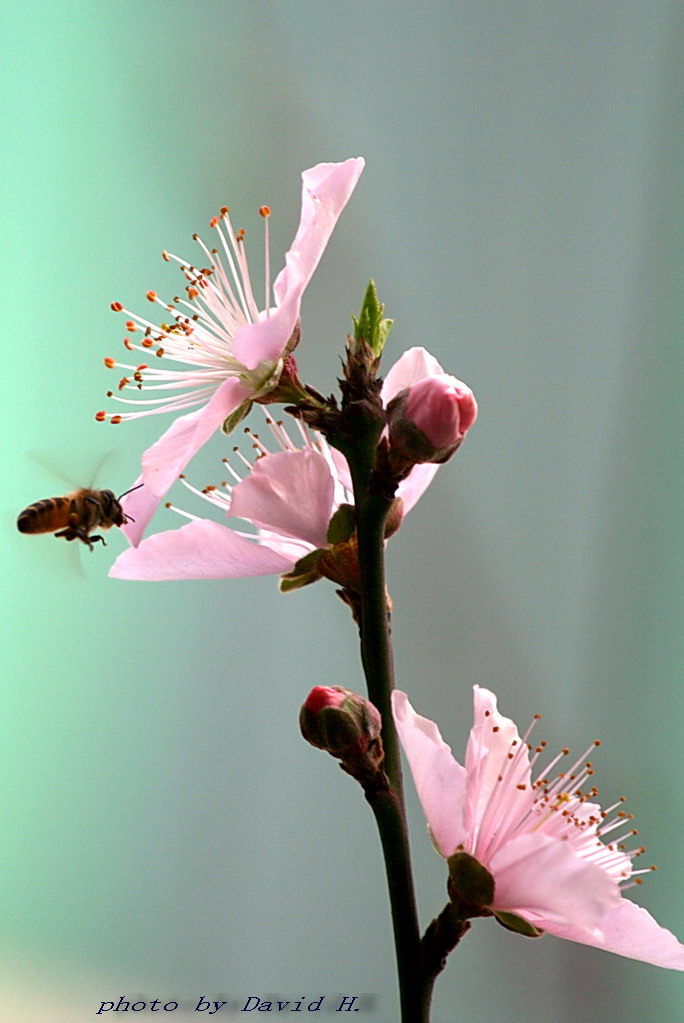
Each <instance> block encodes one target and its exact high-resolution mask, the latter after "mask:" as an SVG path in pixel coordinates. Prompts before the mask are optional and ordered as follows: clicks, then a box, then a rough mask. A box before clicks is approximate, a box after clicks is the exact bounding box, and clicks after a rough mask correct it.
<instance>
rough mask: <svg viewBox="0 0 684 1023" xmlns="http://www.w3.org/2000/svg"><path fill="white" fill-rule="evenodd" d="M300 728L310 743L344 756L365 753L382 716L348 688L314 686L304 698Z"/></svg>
mask: <svg viewBox="0 0 684 1023" xmlns="http://www.w3.org/2000/svg"><path fill="white" fill-rule="evenodd" d="M299 727H300V728H301V731H302V735H303V736H304V738H305V739H306V741H307V742H310V743H311V745H312V746H316V747H317V748H318V749H324V750H327V751H328V753H331V754H332V755H333V756H334V757H339V758H340V759H344V758H345V757H346V755H347V754H350V753H360V754H363V753H366V752H367V751H368V749H369V748H370V747H371V745H372V744H373V743H375V742H377V740H378V738H379V736H380V730H381V728H382V719H381V717H380V713H379V711H378V710H377V709H376V708H375V707H374V706H373V704H372V703H371V702H370V701H369V700H366V699H364V697H363V696H359V694H358V693H354V692H352V691H351V689H344V688H343V687H342V686H316V687H315V688H314V689H312V690H311V692H310V693H309V695H308V696H307V698H306V700H305V701H304V704H303V706H302V709H301V712H300V714H299Z"/></svg>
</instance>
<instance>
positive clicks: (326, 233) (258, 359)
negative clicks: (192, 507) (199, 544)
mask: <svg viewBox="0 0 684 1023" xmlns="http://www.w3.org/2000/svg"><path fill="white" fill-rule="evenodd" d="M363 167H364V161H363V159H361V158H358V159H351V160H347V161H345V162H344V163H321V164H318V165H317V166H315V167H311V168H310V169H309V170H306V171H304V173H303V174H302V210H301V219H300V222H299V228H298V230H297V233H296V235H295V238H294V241H293V243H292V246H291V248H290V250H289V251H288V253H287V254H286V256H285V266H284V268H283V269H282V270H281V271H280V274H279V275H278V277H277V278H276V280H275V283H274V286H273V293H274V296H275V305H274V306H272V305H271V300H270V293H269V292H270V288H269V280H268V274H269V260H268V252H267V254H266V260H265V263H266V285H265V297H264V305H263V308H262V309H260V307H259V304H258V302H257V300H256V299H255V297H254V291H253V288H252V283H251V280H250V275H249V268H248V264H247V258H246V255H245V249H244V242H243V234H244V232H241V231H238V232H237V233H236V232H235V231H234V230H233V227H232V225H231V223H230V220H229V215H228V208H227V207H224V208H223V209H222V211H221V215H220V216H219V217H215V218H214V219H213V220H212V222H211V224H212V227H215V228H216V230H217V233H218V248H217V249H214V250H210V249H209V248H208V247H207V246H205V245H204V244H203V243H202V242H201V241H200V240H199V239H198V238H197V237H196V240H197V241H198V243H199V245H200V246H201V249H202V256H201V258H202V260H203V261H204V260H205V259H206V261H207V262H206V265H205V266H204V267H203V268H202V269H197V268H196V267H194V266H192V265H190V264H187V263H186V262H185V261H183V260H181V259H179V258H178V257H176V256H173V255H171V254H169V253H164V258H165V259H167V260H174V261H176V262H178V263H179V264H180V266H181V269H182V271H183V273H184V276H185V278H186V281H187V284H186V289H185V290H186V293H187V297H186V298H183V299H180V298H178V299H175V300H174V302H173V303H166V302H163V301H162V300H161V299H160V298H159V297H158V296H157V294H156V293H155V292H152V291H151V292H148V296H147V297H148V299H149V300H150V301H151V302H153V303H154V304H158V305H160V306H161V307H162V309H163V312H164V316H165V317H166V318H167V319H170V320H171V326H168V325H166V324H165V325H163V326H161V327H159V326H156V325H155V324H153V323H152V322H150V321H149V320H147V319H146V318H145V317H142V316H138V315H136V314H134V313H130V312H129V311H128V310H124V309H123V307H122V306H121V304H120V303H114V304H113V308H115V309H116V310H117V311H122V312H125V313H126V315H127V316H128V317H129V319H128V322H127V325H126V326H127V330H128V331H129V334H130V335H131V336H127V337H126V338H125V339H124V344H125V346H126V348H127V349H128V350H129V351H139V352H141V353H142V355H143V357H144V358H143V361H142V362H138V364H135V365H134V364H128V363H120V362H118V361H117V360H114V359H106V360H105V363H106V365H107V366H109V367H111V368H114V367H119V368H120V369H122V370H123V371H124V377H123V379H122V380H121V383H120V385H119V392H118V393H116V394H115V393H110V397H111V398H113V399H116V400H117V401H119V402H122V403H123V404H124V405H126V406H133V408H132V409H131V410H129V411H124V412H121V413H119V414H117V415H114V416H109V418H110V419H111V420H112V421H113V422H120V421H122V420H125V419H135V418H138V417H140V416H145V415H151V414H154V413H157V412H172V413H179V412H183V413H185V412H186V410H187V409H189V408H194V411H192V412H187V413H186V414H183V415H181V416H180V417H179V418H177V419H176V420H175V422H174V423H173V424H172V425H171V426H170V427H169V429H168V430H167V431H166V432H165V433H164V434H163V435H162V437H160V439H159V440H158V441H157V442H156V443H155V444H153V445H152V447H150V448H148V449H147V451H145V453H144V454H143V457H142V476H141V480H142V481H143V482H144V483H145V487H144V488H142V490H141V491H136V495H137V496H136V499H135V501H133V502H132V512H133V515H134V517H135V520H136V523H135V527H134V535H136V536H137V537H138V538H139V537H140V536H142V533H143V531H144V528H145V526H146V524H147V522H148V521H149V519H150V517H151V515H152V514H153V512H154V509H155V508H156V506H157V504H158V503H159V501H160V499H161V498H162V497H163V496H164V495H165V494H166V493H167V491H168V489H169V487H170V486H171V485H172V483H173V482H174V480H175V479H176V478H177V476H178V475H179V473H181V472H182V470H183V469H184V468H185V466H186V465H187V464H188V462H189V461H190V459H191V458H192V456H193V455H194V454H195V453H196V452H197V451H198V450H199V449H200V448H201V447H202V445H203V444H204V443H205V442H206V441H207V440H208V439H209V437H210V436H211V435H212V434H213V433H214V432H215V431H216V430H217V429H218V428H219V427H220V426H221V425H222V424H223V423H224V421H225V420H226V419H227V418H228V417H229V416H230V415H231V414H232V413H234V412H235V411H236V410H237V409H239V408H240V406H243V405H245V404H246V403H248V402H249V401H251V400H252V399H258V398H259V397H261V396H263V395H265V394H267V393H268V392H269V391H270V390H272V389H273V388H274V387H275V386H277V384H278V381H279V379H280V374H281V372H282V369H283V360H284V358H285V356H286V354H287V352H288V350H289V347H291V345H292V339H293V334H294V331H295V328H296V325H297V322H298V319H299V313H300V307H301V301H302V296H303V293H304V290H305V288H306V286H307V284H308V283H309V281H310V279H311V277H312V275H313V273H314V271H315V269H316V267H317V266H318V263H319V261H320V258H321V256H322V254H323V251H324V249H325V247H326V245H327V243H328V240H329V238H330V236H331V234H332V232H333V229H334V227H335V224H336V223H337V220H338V218H339V216H340V214H341V212H342V210H343V209H344V207H345V205H346V204H347V201H348V200H349V198H350V196H351V194H352V192H353V191H354V188H355V186H356V183H357V181H358V179H359V176H360V175H361V172H362V170H363ZM260 212H261V213H262V215H263V216H264V218H265V222H266V223H267V222H268V221H267V218H268V216H269V214H270V210H269V208H268V207H262V208H261V211H260ZM140 331H142V334H143V336H142V340H141V341H140V342H137V341H135V340H133V339H134V338H135V336H136V333H138V332H140ZM151 354H152V355H157V356H160V358H159V359H158V358H153V359H151V358H150V355H151ZM152 362H154V363H155V365H154V366H152V365H151V364H150V363H152ZM167 364H171V368H167ZM130 392H133V393H134V394H135V395H136V397H135V398H128V397H126V396H125V395H126V394H128V393H130ZM96 418H97V419H99V420H104V419H106V418H108V416H107V414H106V413H105V412H99V413H98V414H97V416H96Z"/></svg>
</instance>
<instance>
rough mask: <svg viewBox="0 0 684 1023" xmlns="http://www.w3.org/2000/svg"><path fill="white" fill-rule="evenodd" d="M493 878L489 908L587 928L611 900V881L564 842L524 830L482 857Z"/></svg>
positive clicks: (614, 890)
mask: <svg viewBox="0 0 684 1023" xmlns="http://www.w3.org/2000/svg"><path fill="white" fill-rule="evenodd" d="M485 865H486V866H487V868H488V870H489V871H490V872H491V873H492V874H493V876H494V878H495V889H494V909H500V910H503V911H504V912H506V913H517V914H518V915H519V916H521V917H523V919H525V920H528V919H529V920H530V921H532V920H533V918H534V920H537V921H541V922H540V923H539V926H540V927H542V928H543V929H544V930H548V929H549V926H550V924H551V923H552V922H553V923H559V924H563V925H565V924H567V925H568V926H577V927H581V928H583V930H584V931H587V932H589V931H591V930H593V929H594V928H595V927H597V926H598V924H599V921H600V920H601V918H602V917H603V916H604V915H605V913H606V911H607V910H610V909H612V908H613V907H614V906H616V905H617V903H618V901H619V899H620V892H619V888H618V886H617V883H616V882H615V881H614V880H612V879H611V878H610V877H609V876H608V874H606V872H605V871H604V870H602V869H601V867H598V866H596V864H594V863H591V862H588V861H587V860H585V859H582V857H580V856H578V855H577V854H576V853H575V852H574V851H573V849H572V846H571V845H570V844H569V843H568V842H561V841H558V839H555V838H548V837H547V836H546V835H540V834H539V833H536V834H531V835H530V834H528V835H520V836H519V837H518V838H514V839H511V841H509V842H506V843H505V844H504V845H502V846H501V848H499V849H498V850H497V852H496V853H495V854H494V856H493V857H492V858H491V860H489V861H488V862H486V863H485Z"/></svg>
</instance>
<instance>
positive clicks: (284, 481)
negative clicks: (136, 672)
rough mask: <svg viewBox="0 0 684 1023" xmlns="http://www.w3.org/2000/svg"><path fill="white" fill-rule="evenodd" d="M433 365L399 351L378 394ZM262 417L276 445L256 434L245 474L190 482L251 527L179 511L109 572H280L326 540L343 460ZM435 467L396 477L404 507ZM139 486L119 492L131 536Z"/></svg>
mask: <svg viewBox="0 0 684 1023" xmlns="http://www.w3.org/2000/svg"><path fill="white" fill-rule="evenodd" d="M435 367H438V368H439V363H438V362H437V361H436V360H435V359H433V358H432V356H431V355H430V354H429V353H428V352H426V351H425V350H424V349H422V348H420V349H419V348H412V349H411V350H410V351H408V352H405V353H404V355H402V357H401V358H400V359H399V360H398V361H397V363H396V364H395V365H394V366H393V367H392V369H391V370H390V371H389V373H388V374H387V379H386V381H385V384H384V387H383V392H382V393H383V399H384V400H387V401H389V400H390V399H391V398H392V397H393V396H394V394H395V393H396V391H397V390H401V389H402V388H403V387H404V386H406V385H407V382H410V381H412V380H413V379H414V378H415V379H420V378H421V374H423V375H425V374H427V373H430V372H432V371H433V370H434V369H435ZM268 422H269V425H270V427H271V430H272V432H273V435H274V438H275V440H276V442H277V443H278V445H279V446H280V447H281V449H282V450H281V451H279V452H276V453H271V452H269V451H268V449H267V448H266V447H265V446H264V445H263V444H262V443H261V442H260V441H258V440H257V441H256V445H257V449H258V454H259V457H258V458H257V460H256V462H255V463H254V465H253V466H251V467H249V468H250V472H249V474H248V475H247V476H245V477H244V479H241V478H240V475H239V474H238V473H237V472H236V471H235V470H233V478H234V480H235V481H236V482H234V483H232V484H225V485H222V486H221V487H220V488H212V489H209V490H208V491H207V492H205V493H200V492H199V491H196V490H195V493H196V494H198V495H199V496H201V497H202V498H203V499H204V500H205V501H208V502H209V503H211V504H212V505H213V507H214V510H215V511H218V512H219V513H221V514H222V517H224V518H225V517H226V516H227V515H230V516H231V517H237V518H241V519H243V520H244V521H245V522H247V523H248V524H250V525H251V526H252V527H256V530H257V532H256V533H253V532H243V531H238V530H236V529H232V528H231V527H229V526H228V525H222V524H219V523H218V522H214V521H212V520H207V519H205V518H201V517H199V516H194V515H188V514H187V513H182V514H185V515H186V517H187V518H189V519H190V520H191V521H190V522H189V523H188V525H186V526H183V527H182V528H181V529H173V530H168V531H166V532H163V533H157V534H154V535H152V536H150V537H148V538H147V539H146V540H143V541H142V543H140V545H139V546H138V547H135V548H131V549H129V550H126V551H124V552H123V554H121V555H120V556H119V558H118V559H117V560H116V562H115V563H114V565H113V567H112V570H111V572H110V575H112V576H114V577H115V578H118V579H147V580H163V579H227V578H238V577H242V576H249V575H269V574H283V573H286V572H289V571H290V570H291V569H292V568H293V567H294V565H295V564H296V562H297V561H299V560H300V559H301V558H303V557H304V556H305V555H307V554H309V553H311V552H312V551H314V550H320V549H322V548H326V547H327V546H328V541H327V530H328V524H329V522H330V519H331V518H332V516H333V515H334V513H335V512H336V510H337V509H338V508H339V506H340V505H341V504H343V503H345V504H352V503H353V500H354V498H353V495H352V492H351V490H352V486H351V478H350V475H349V467H348V466H347V462H346V460H345V458H344V457H343V456H342V455H341V454H340V453H339V452H337V451H334V450H332V449H330V448H329V446H328V444H327V443H326V441H325V440H324V438H323V437H321V436H320V435H319V434H317V433H316V432H315V431H313V430H304V429H303V428H301V429H302V432H301V437H299V438H298V440H297V443H295V442H293V441H292V439H291V438H290V437H289V436H288V434H287V433H286V431H285V429H284V428H283V427H282V426H281V425H279V424H276V423H274V422H273V420H270V419H269V420H268ZM297 425H299V424H297ZM437 468H438V466H436V465H416V466H415V467H414V468H413V469H412V471H411V473H410V474H409V476H408V477H407V478H406V479H405V480H403V481H402V482H401V483H400V484H399V487H398V489H397V496H398V497H400V498H401V500H402V502H403V511H404V513H406V512H408V511H410V509H411V508H412V507H413V506H414V504H415V503H416V501H418V499H419V498H420V496H421V495H422V494H423V492H424V491H425V489H426V488H427V487H428V486H429V484H430V482H431V480H432V478H433V476H434V474H435V472H436V471H437ZM186 486H187V484H186ZM190 489H194V488H190ZM144 491H145V488H144V487H143V488H141V490H138V491H135V492H134V493H132V494H130V495H129V496H128V497H126V498H125V502H126V503H125V511H126V514H127V515H132V516H133V518H135V519H136V522H135V524H134V526H133V527H132V526H130V525H129V526H127V527H126V533H127V535H128V537H129V539H131V541H132V542H137V541H138V540H139V536H136V535H135V534H133V535H131V531H132V529H133V528H135V529H136V530H137V529H138V517H139V515H140V508H141V502H144V500H145V497H144ZM139 495H143V496H142V497H140V496H139ZM129 501H130V504H129ZM176 510H178V509H176ZM219 537H220V538H221V540H220V543H219V542H217V539H218V538H219Z"/></svg>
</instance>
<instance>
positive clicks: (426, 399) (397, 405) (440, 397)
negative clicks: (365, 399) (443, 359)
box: [387, 373, 477, 462]
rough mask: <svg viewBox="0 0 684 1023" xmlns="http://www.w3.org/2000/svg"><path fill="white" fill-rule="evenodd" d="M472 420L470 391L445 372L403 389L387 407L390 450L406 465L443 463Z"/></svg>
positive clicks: (473, 406)
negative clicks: (413, 463) (404, 460)
mask: <svg viewBox="0 0 684 1023" xmlns="http://www.w3.org/2000/svg"><path fill="white" fill-rule="evenodd" d="M476 418H477V402H476V401H475V396H474V394H473V392H472V391H471V390H470V388H469V387H468V385H467V384H464V383H463V382H462V381H461V380H457V379H456V377H452V376H449V374H448V373H437V374H435V375H434V376H430V377H425V378H424V379H423V380H419V381H418V383H416V384H413V386H412V387H406V388H405V389H404V390H403V391H400V392H399V394H398V395H397V396H396V397H395V398H393V399H392V401H391V402H390V403H389V405H388V406H387V424H388V427H389V437H390V443H391V446H392V449H393V450H394V451H395V452H397V453H398V454H399V455H401V456H402V457H403V458H405V459H407V461H410V462H446V460H447V459H448V458H450V457H451V456H452V455H453V453H454V451H456V449H457V448H459V447H460V445H461V444H462V442H463V438H464V437H465V435H466V433H467V432H468V430H469V429H470V427H471V426H472V425H473V423H474V422H475V419H476Z"/></svg>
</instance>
